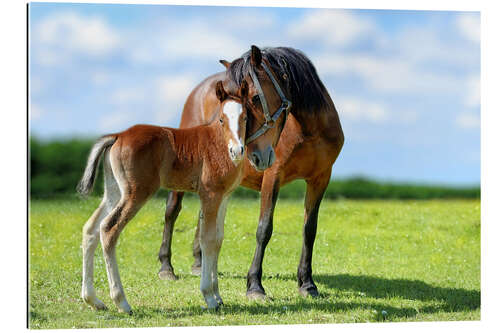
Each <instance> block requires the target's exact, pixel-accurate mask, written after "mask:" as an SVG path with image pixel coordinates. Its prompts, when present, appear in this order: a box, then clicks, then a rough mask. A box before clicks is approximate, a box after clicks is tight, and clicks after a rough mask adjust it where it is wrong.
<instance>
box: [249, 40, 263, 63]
mask: <svg viewBox="0 0 500 333" xmlns="http://www.w3.org/2000/svg"><path fill="white" fill-rule="evenodd" d="M250 62H251V63H252V65H254V66H255V67H257V66H260V63H261V62H262V52H261V51H260V49H259V48H258V47H257V46H255V45H252V50H251V52H250Z"/></svg>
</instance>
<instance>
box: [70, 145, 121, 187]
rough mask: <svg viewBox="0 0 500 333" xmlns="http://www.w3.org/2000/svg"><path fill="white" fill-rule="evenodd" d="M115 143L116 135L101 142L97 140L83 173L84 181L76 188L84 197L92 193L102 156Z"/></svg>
mask: <svg viewBox="0 0 500 333" xmlns="http://www.w3.org/2000/svg"><path fill="white" fill-rule="evenodd" d="M115 141H116V136H115V135H107V136H103V137H101V138H100V139H99V140H97V142H96V143H95V144H94V146H93V147H92V150H91V151H90V154H89V158H88V160H87V166H86V167H85V171H84V172H83V176H82V179H81V180H80V182H79V183H78V185H77V186H76V190H77V191H78V192H79V193H80V194H81V195H82V196H84V197H86V196H88V195H89V194H90V193H91V192H92V189H93V188H94V183H95V179H96V175H97V166H98V165H99V160H100V158H101V155H102V153H103V152H104V150H106V148H108V147H110V146H112V145H113V143H115Z"/></svg>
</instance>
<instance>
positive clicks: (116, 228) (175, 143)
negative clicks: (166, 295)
mask: <svg viewBox="0 0 500 333" xmlns="http://www.w3.org/2000/svg"><path fill="white" fill-rule="evenodd" d="M216 95H217V98H218V100H219V101H220V110H219V113H218V116H219V117H218V119H215V120H213V121H212V122H211V123H210V124H208V125H204V126H198V127H194V128H188V129H172V128H167V127H157V126H149V125H136V126H133V127H131V128H129V129H127V130H126V131H124V132H121V133H117V134H110V135H106V136H103V137H102V138H100V139H99V140H98V141H97V142H96V143H95V145H94V146H93V148H92V150H91V152H90V155H89V158H88V162H87V166H86V168H85V172H84V174H83V177H82V180H81V181H80V183H79V185H78V191H79V192H80V193H81V194H83V195H88V194H89V193H90V192H91V191H92V187H93V183H94V181H95V176H96V170H97V166H98V164H99V159H100V156H101V155H103V154H104V159H103V160H104V162H103V163H104V197H103V199H102V202H101V204H100V206H99V207H98V208H97V209H96V210H95V212H94V213H93V214H92V216H91V217H90V219H89V220H88V221H87V223H86V224H85V226H84V228H83V241H82V248H83V282H82V298H83V299H84V300H85V302H87V303H88V304H89V305H91V306H92V307H94V308H95V309H105V308H106V306H105V305H104V303H103V302H102V301H100V300H99V299H98V298H97V297H96V293H95V290H94V283H93V273H94V253H95V249H96V247H97V245H98V241H99V238H100V240H101V245H102V249H103V252H104V259H105V262H106V271H107V275H108V282H109V288H110V296H111V298H112V299H113V301H114V303H115V304H116V306H117V307H118V309H119V311H121V312H126V313H131V312H132V311H131V308H130V305H129V304H128V302H127V300H126V298H125V293H124V291H123V287H122V283H121V281H120V275H119V273H118V266H117V262H116V257H115V247H116V243H117V240H118V237H119V235H120V232H121V231H122V230H123V228H124V227H125V226H126V225H127V223H128V221H130V220H131V219H132V218H133V217H134V215H135V214H136V213H137V212H138V211H139V209H140V208H141V207H142V206H143V205H144V203H146V201H147V200H148V199H149V198H150V197H151V196H152V195H153V194H154V193H155V192H156V191H157V190H158V188H159V187H164V188H167V189H174V190H177V191H190V192H197V193H198V194H199V196H200V199H201V214H200V220H201V229H200V245H201V248H202V253H203V254H202V273H201V283H200V289H201V292H202V294H203V297H204V298H205V302H206V303H207V306H208V308H218V307H219V306H220V305H221V304H222V299H221V297H220V295H219V287H218V281H217V260H218V256H219V250H220V248H221V245H222V239H223V235H224V218H225V214H226V205H227V200H228V197H229V195H230V193H231V192H232V191H233V190H234V189H235V188H236V187H237V186H238V185H239V183H240V181H241V176H242V170H243V163H241V161H242V160H243V157H244V152H245V149H244V142H245V135H246V120H247V112H246V107H245V104H246V102H247V97H248V84H247V83H246V82H245V81H243V83H242V84H241V86H240V88H239V94H238V96H241V97H235V96H229V95H228V94H227V93H226V92H225V90H224V88H223V86H222V82H221V81H218V82H217V84H216Z"/></svg>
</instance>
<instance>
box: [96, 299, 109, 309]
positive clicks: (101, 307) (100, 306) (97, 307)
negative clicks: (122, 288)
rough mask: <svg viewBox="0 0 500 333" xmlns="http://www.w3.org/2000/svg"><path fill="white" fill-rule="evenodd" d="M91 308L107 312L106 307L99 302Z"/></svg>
mask: <svg viewBox="0 0 500 333" xmlns="http://www.w3.org/2000/svg"><path fill="white" fill-rule="evenodd" d="M93 308H94V309H96V310H97V311H104V310H107V309H108V307H107V306H106V305H105V304H104V303H103V302H101V301H99V302H98V303H96V304H94V305H93Z"/></svg>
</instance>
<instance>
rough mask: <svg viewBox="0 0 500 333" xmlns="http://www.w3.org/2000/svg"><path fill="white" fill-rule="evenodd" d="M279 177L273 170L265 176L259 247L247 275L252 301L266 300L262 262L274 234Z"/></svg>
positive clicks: (249, 294)
mask: <svg viewBox="0 0 500 333" xmlns="http://www.w3.org/2000/svg"><path fill="white" fill-rule="evenodd" d="M279 187H280V185H279V175H278V174H276V173H273V172H272V171H271V170H269V171H268V172H266V173H265V174H264V178H263V180H262V186H261V192H260V198H261V199H260V217H259V226H258V227H257V233H256V238H257V245H256V247H255V254H254V256H253V261H252V265H251V266H250V269H249V271H248V274H247V297H248V298H250V299H258V298H264V297H265V295H266V292H265V291H264V287H263V286H262V261H263V260H264V252H265V251H266V246H267V244H268V243H269V240H270V239H271V235H272V234H273V215H274V207H275V206H276V200H277V199H278V193H279Z"/></svg>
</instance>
